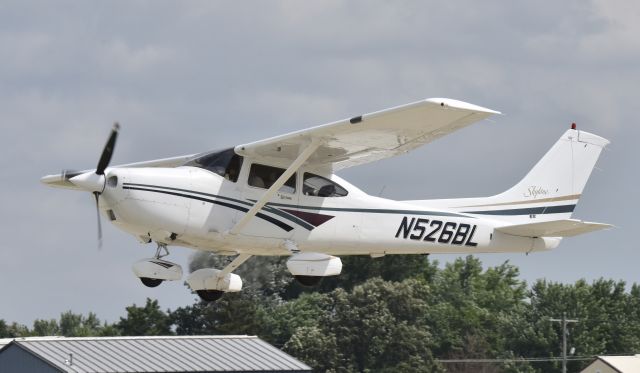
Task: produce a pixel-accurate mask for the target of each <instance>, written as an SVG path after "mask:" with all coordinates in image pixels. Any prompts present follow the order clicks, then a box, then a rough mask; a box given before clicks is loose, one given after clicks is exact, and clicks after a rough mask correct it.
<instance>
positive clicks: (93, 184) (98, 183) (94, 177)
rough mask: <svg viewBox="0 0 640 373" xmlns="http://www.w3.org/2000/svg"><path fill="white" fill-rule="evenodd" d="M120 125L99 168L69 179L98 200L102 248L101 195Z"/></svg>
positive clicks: (102, 156)
mask: <svg viewBox="0 0 640 373" xmlns="http://www.w3.org/2000/svg"><path fill="white" fill-rule="evenodd" d="M119 130H120V125H119V124H118V123H114V124H113V129H112V130H111V134H110V135H109V139H108V140H107V143H106V144H105V146H104V149H103V150H102V155H101V156H100V160H99V161H98V166H97V167H96V170H95V171H94V172H85V173H82V174H79V175H76V176H73V177H71V178H69V181H70V182H72V183H73V184H74V185H76V186H77V187H79V188H81V189H83V190H86V191H88V192H92V193H93V195H94V197H95V200H96V212H97V214H98V247H102V223H101V221H100V194H102V192H103V191H104V186H105V182H106V179H105V176H104V170H105V169H106V168H107V167H108V166H109V162H111V157H112V156H113V151H114V149H115V146H116V139H117V138H118V131H119Z"/></svg>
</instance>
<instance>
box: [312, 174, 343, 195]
mask: <svg viewBox="0 0 640 373" xmlns="http://www.w3.org/2000/svg"><path fill="white" fill-rule="evenodd" d="M302 192H303V193H304V195H305V196H315V197H344V196H346V195H347V194H348V193H349V192H347V190H346V189H344V188H343V187H341V186H340V185H338V184H337V183H335V182H333V181H331V180H329V179H327V178H325V177H322V176H318V175H316V174H312V173H309V172H305V173H304V181H303V185H302Z"/></svg>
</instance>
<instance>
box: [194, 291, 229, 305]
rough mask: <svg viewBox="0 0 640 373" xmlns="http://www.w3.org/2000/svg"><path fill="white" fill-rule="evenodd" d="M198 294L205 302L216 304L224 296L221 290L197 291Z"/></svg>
mask: <svg viewBox="0 0 640 373" xmlns="http://www.w3.org/2000/svg"><path fill="white" fill-rule="evenodd" d="M196 293H198V296H199V297H200V299H202V300H203V301H205V302H215V301H217V300H218V299H220V298H221V297H222V296H223V295H224V291H221V290H197V291H196Z"/></svg>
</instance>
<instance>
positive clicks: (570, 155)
mask: <svg viewBox="0 0 640 373" xmlns="http://www.w3.org/2000/svg"><path fill="white" fill-rule="evenodd" d="M608 143H609V141H608V140H606V139H604V138H602V137H600V136H597V135H594V134H591V133H589V132H585V131H578V130H576V129H574V128H572V129H570V130H568V131H567V132H565V133H564V134H563V135H562V137H560V139H559V140H558V141H557V142H556V143H555V144H554V145H553V146H552V147H551V149H550V150H549V151H548V152H547V153H546V154H545V155H544V156H543V157H542V159H540V161H538V163H537V164H536V165H535V166H534V167H533V168H532V169H531V171H529V173H528V174H527V175H526V176H525V177H524V178H523V179H522V180H521V181H520V182H519V183H517V184H516V185H515V186H514V187H512V188H511V189H509V190H507V191H505V192H504V193H500V194H498V195H495V196H492V197H486V198H462V199H447V200H431V201H411V202H414V203H420V204H421V205H428V206H433V207H446V208H449V209H454V210H456V211H460V212H465V213H469V214H474V215H479V216H486V217H492V218H495V219H496V220H504V221H508V222H510V223H514V224H520V223H527V222H542V221H553V220H562V219H569V218H570V217H571V214H572V213H573V210H574V209H575V207H576V204H577V203H578V200H579V199H580V196H581V195H582V191H583V189H584V187H585V185H586V183H587V180H588V179H589V176H590V175H591V171H593V168H594V167H595V164H596V162H597V160H598V157H599V156H600V153H601V152H602V149H603V148H604V147H605V146H606V145H607V144H608Z"/></svg>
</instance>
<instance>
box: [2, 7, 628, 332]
mask: <svg viewBox="0 0 640 373" xmlns="http://www.w3.org/2000/svg"><path fill="white" fill-rule="evenodd" d="M639 4H640V3H638V2H632V1H628V2H614V1H604V0H603V1H585V0H576V1H560V2H558V1H553V2H551V1H550V2H516V1H483V2H481V3H478V2H476V1H468V2H465V1H455V2H454V1H404V2H398V3H397V4H394V3H392V2H388V1H370V0H367V1H322V2H320V1H318V2H309V1H304V2H302V1H290V2H276V1H260V2H258V1H256V2H237V1H228V2H214V1H197V2H194V1H191V2H187V1H180V2H178V1H175V2H167V1H149V2H146V1H119V2H118V1H110V2H106V1H101V2H98V1H96V2H88V1H77V2H64V1H56V2H49V1H41V2H37V1H28V2H27V1H2V2H0V57H1V58H0V114H1V118H0V123H2V127H1V128H2V136H0V149H1V150H0V151H1V153H0V154H1V155H2V156H1V157H0V162H1V163H0V165H1V166H2V173H1V174H0V202H1V203H2V209H1V210H0V234H1V237H2V239H1V241H0V295H1V296H2V300H1V301H0V319H5V320H7V321H18V322H21V323H25V324H28V325H31V323H32V321H33V320H34V319H35V318H57V317H58V316H59V314H60V313H61V312H64V311H66V310H72V311H74V312H80V313H85V314H86V313H87V312H89V311H93V312H96V313H97V315H98V317H99V318H101V319H103V320H108V321H116V320H118V317H119V316H122V315H124V313H125V310H124V308H125V306H127V305H130V304H132V303H137V304H141V303H144V300H145V298H146V297H152V298H157V299H159V301H160V304H161V305H162V307H163V308H171V309H175V308H176V307H179V306H184V305H190V304H192V303H193V301H194V299H195V297H194V296H193V295H191V294H190V293H189V291H188V289H187V288H186V287H184V285H183V284H182V283H181V282H175V283H169V284H163V285H162V286H160V287H158V288H155V289H148V288H145V287H144V286H142V285H141V284H140V283H139V281H138V280H137V279H136V278H135V277H134V276H133V274H132V272H131V264H132V263H133V262H135V261H136V260H138V259H140V258H143V257H148V256H151V255H152V254H153V252H154V247H153V246H152V245H141V244H139V243H137V241H136V240H135V239H134V238H133V237H131V236H128V235H127V234H125V233H124V232H121V231H119V230H117V229H115V228H114V227H113V226H111V225H109V224H108V223H106V222H105V225H104V230H105V232H104V247H103V249H102V250H101V251H98V250H97V244H96V221H95V210H94V205H93V200H92V196H91V195H90V194H89V193H80V192H74V191H68V190H58V189H51V188H47V187H45V186H44V185H42V184H40V182H39V179H40V177H41V176H43V175H46V174H51V173H57V172H59V171H60V170H62V169H85V168H93V167H95V165H96V163H97V160H98V158H99V156H100V152H101V151H102V147H103V146H104V143H105V141H106V138H107V136H108V133H109V130H110V127H111V123H113V122H114V121H115V120H118V121H120V123H121V124H122V130H121V136H120V138H119V142H118V144H117V147H116V152H115V156H114V159H113V161H112V164H118V163H128V162H135V161H142V160H148V159H154V158H162V157H168V156H174V155H181V154H191V153H195V152H200V151H206V150H211V149H217V148H223V147H228V146H233V145H236V144H239V143H246V142H250V141H254V140H259V139H262V138H264V137H267V136H274V135H278V134H282V133H286V132H289V131H294V130H298V129H303V128H306V127H309V126H312V125H318V124H322V123H326V122H330V121H334V120H337V119H342V118H346V117H351V116H354V115H359V114H362V113H366V112H370V111H375V110H379V109H383V108H388V107H391V106H395V105H399V104H403V103H407V102H411V101H415V100H418V99H422V98H428V97H450V98H455V99H459V100H463V101H468V102H471V103H474V104H478V105H481V106H485V107H488V108H491V109H495V110H499V111H501V112H503V113H504V115H502V116H498V117H494V118H493V119H492V120H491V121H484V122H480V123H477V124H475V125H473V126H472V127H469V128H466V129H464V130H461V131H459V132H456V133H455V134H453V135H451V136H448V137H446V138H444V139H441V140H438V141H436V142H434V143H431V144H429V145H428V146H426V147H423V148H422V149H418V150H417V151H415V152H413V153H411V154H408V155H405V156H401V157H396V158H394V159H388V160H384V161H380V162H377V163H374V164H370V165H365V166H361V167H356V168H352V169H347V170H344V171H343V172H341V173H340V175H341V176H343V177H345V178H347V179H348V180H349V181H351V182H353V183H354V184H356V185H358V186H360V187H361V188H362V189H364V190H365V191H367V192H369V193H372V194H376V195H377V194H378V193H380V191H381V190H382V189H383V188H384V192H383V196H384V197H388V198H398V199H427V198H440V197H442V198H444V197H475V196H486V195H491V194H495V193H498V192H501V191H503V190H505V189H507V188H509V187H510V186H511V185H513V184H515V183H516V182H517V181H518V180H519V179H520V178H521V177H522V176H523V175H524V174H525V173H526V172H527V171H528V170H529V169H530V168H531V167H532V165H533V164H534V163H535V162H536V161H537V160H538V159H539V158H540V157H541V156H542V155H543V154H544V153H545V152H546V151H547V149H548V148H549V147H550V146H551V145H552V144H553V143H554V142H555V141H556V140H557V139H558V138H559V137H560V135H561V134H562V133H563V132H564V131H565V130H566V129H567V128H568V127H569V126H570V124H571V122H577V123H578V127H579V128H580V129H585V130H588V131H590V132H593V133H596V134H598V135H601V136H603V137H605V138H608V139H609V140H611V141H612V144H611V145H610V147H609V148H608V151H605V152H604V153H603V155H602V157H601V159H600V162H599V164H598V169H597V170H596V171H595V172H594V173H593V175H592V177H591V179H590V182H589V183H588V184H587V187H586V189H585V191H584V194H583V198H582V199H581V200H580V204H579V205H578V207H577V209H576V211H575V214H574V216H575V217H578V218H582V219H586V220H591V221H597V222H606V223H611V224H614V225H616V226H617V228H616V229H612V230H609V231H603V232H596V233H592V234H588V235H584V236H580V237H575V238H571V239H567V240H564V241H563V242H562V244H561V245H560V247H559V248H557V249H555V250H554V251H551V252H546V253H537V254H532V255H529V256H525V255H522V254H506V255H496V254H492V255H489V254H487V255H481V259H482V260H483V262H484V263H485V264H487V265H496V264H499V263H502V262H503V261H505V260H509V261H510V262H511V263H514V264H516V265H517V266H519V267H520V269H521V273H522V278H523V279H526V280H527V281H528V282H532V281H535V280H536V279H538V278H546V279H549V280H552V281H562V282H575V281H576V280H578V279H581V278H586V279H587V280H593V279H597V278H600V277H605V278H612V279H616V280H618V279H621V280H625V281H627V282H628V283H633V282H639V278H638V277H639V275H638V273H639V271H638V263H640V253H639V251H638V250H639V249H640V248H639V247H638V240H637V233H638V227H637V225H638V218H637V211H636V210H637V209H638V208H639V207H640V206H639V203H638V196H637V194H636V190H637V185H638V182H639V181H640V177H639V176H638V165H637V162H638V159H639V158H640V157H639V156H640V151H639V150H638V149H639V146H638V145H637V141H638V135H639V134H640V126H638V124H637V121H638V119H637V117H638V108H639V104H638V102H637V97H638V86H639V83H640V37H639V35H640V5H639ZM189 255H191V251H190V250H188V249H182V248H176V249H173V250H172V255H171V256H170V257H169V259H173V260H174V261H176V262H178V263H181V264H183V265H184V266H185V267H186V264H187V263H188V258H189ZM433 258H436V259H438V260H440V261H441V262H446V261H450V260H452V259H453V258H454V256H447V255H434V256H433ZM245 265H251V263H250V262H248V263H246V264H245Z"/></svg>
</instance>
